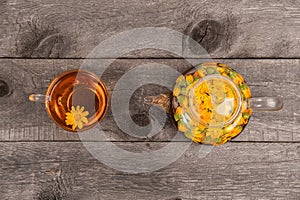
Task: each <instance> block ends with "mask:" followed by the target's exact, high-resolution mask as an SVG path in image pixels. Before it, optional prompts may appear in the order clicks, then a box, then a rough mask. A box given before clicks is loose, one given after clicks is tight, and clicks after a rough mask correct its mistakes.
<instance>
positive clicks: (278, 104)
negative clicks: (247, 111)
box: [248, 97, 283, 111]
mask: <svg viewBox="0 0 300 200" xmlns="http://www.w3.org/2000/svg"><path fill="white" fill-rule="evenodd" d="M248 103H249V105H250V108H252V109H253V111H278V110H281V109H282V107H283V99H282V97H253V98H251V99H249V102H248Z"/></svg>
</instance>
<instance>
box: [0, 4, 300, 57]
mask: <svg viewBox="0 0 300 200" xmlns="http://www.w3.org/2000/svg"><path fill="white" fill-rule="evenodd" d="M0 5H1V6H0V11H1V12H0V13H1V14H0V21H1V22H2V23H0V57H21V58H24V57H26V58H84V57H86V56H87V55H88V53H89V52H90V51H91V50H92V49H93V48H94V47H95V46H96V45H97V44H99V43H100V42H102V41H104V40H105V39H107V38H109V37H110V36H113V35H115V34H117V33H120V32H122V31H128V30H131V29H133V28H141V27H167V28H170V29H173V30H176V31H179V32H182V33H185V34H187V35H189V36H191V37H193V38H194V39H195V40H197V41H198V42H199V43H200V44H201V45H202V46H203V47H204V48H205V49H207V51H208V52H209V53H210V54H211V56H212V57H214V58H228V57H231V58H247V57H269V58H274V57H281V58H283V57H284V58H296V57H297V58H299V51H300V45H299V44H300V39H299V30H300V7H299V6H297V5H299V2H298V1H297V0H289V1H284V2H274V1H272V0H267V1H258V2H252V1H241V2H236V1H230V0H223V1H218V3H216V2H211V1H206V0H198V1H188V0H185V1H182V0H172V1H168V2H165V1H163V0H155V1H152V2H148V1H146V0H143V1H138V2H137V1H121V0H115V1H104V0H102V1H88V2H86V1H85V2H82V1H79V0H69V1H65V2H57V1H55V0H50V1H41V0H36V1H15V0H6V1H1V4H0ZM145 38H147V35H145ZM135 42H136V41H135ZM165 42H170V41H168V40H167V39H166V41H165ZM183 44H187V42H186V41H185V39H183ZM182 47H185V46H182ZM183 50H184V51H185V50H186V49H183ZM189 55H190V56H193V57H195V56H196V57H197V55H194V54H189ZM101 56H102V55H96V57H101ZM123 56H125V57H128V56H129V57H170V53H167V52H162V51H159V50H156V51H153V50H146V51H137V52H133V53H129V54H128V55H123Z"/></svg>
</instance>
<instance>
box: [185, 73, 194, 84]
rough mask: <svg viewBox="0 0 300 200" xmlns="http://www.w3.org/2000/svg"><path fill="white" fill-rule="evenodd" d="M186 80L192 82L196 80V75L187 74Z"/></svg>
mask: <svg viewBox="0 0 300 200" xmlns="http://www.w3.org/2000/svg"><path fill="white" fill-rule="evenodd" d="M185 80H186V82H188V83H192V82H193V81H194V77H193V76H192V75H187V76H186V78H185Z"/></svg>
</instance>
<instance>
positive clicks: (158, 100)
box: [144, 92, 173, 114]
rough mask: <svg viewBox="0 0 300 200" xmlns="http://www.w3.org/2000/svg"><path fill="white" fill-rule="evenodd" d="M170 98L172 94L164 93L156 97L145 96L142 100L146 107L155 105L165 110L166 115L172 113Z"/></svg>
mask: <svg viewBox="0 0 300 200" xmlns="http://www.w3.org/2000/svg"><path fill="white" fill-rule="evenodd" d="M172 97H173V93H172V92H169V93H164V94H159V95H156V96H147V97H145V98H144V103H145V104H147V105H156V106H158V107H159V108H162V109H163V110H165V112H166V113H168V114H171V113H172Z"/></svg>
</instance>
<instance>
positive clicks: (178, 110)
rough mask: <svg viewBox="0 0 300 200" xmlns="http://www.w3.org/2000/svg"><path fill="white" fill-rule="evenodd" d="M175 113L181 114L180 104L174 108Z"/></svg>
mask: <svg viewBox="0 0 300 200" xmlns="http://www.w3.org/2000/svg"><path fill="white" fill-rule="evenodd" d="M175 113H176V114H179V115H181V114H183V109H182V108H181V107H180V106H178V107H177V108H176V112H175Z"/></svg>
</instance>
